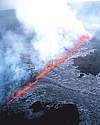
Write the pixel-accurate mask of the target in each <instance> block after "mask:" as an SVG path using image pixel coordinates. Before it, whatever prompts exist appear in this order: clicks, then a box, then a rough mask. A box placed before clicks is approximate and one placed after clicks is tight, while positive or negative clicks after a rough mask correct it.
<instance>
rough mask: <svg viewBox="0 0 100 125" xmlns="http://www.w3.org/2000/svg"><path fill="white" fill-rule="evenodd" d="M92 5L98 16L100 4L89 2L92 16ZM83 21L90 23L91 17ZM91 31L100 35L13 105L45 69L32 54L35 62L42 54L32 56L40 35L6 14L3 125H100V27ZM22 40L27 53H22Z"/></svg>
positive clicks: (2, 18) (0, 32) (0, 26)
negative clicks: (18, 93) (36, 68)
mask: <svg viewBox="0 0 100 125" xmlns="http://www.w3.org/2000/svg"><path fill="white" fill-rule="evenodd" d="M89 7H90V8H91V7H93V8H95V10H91V11H93V12H91V13H92V14H93V13H94V15H95V12H96V13H97V12H98V14H100V13H99V11H98V10H99V9H100V4H98V3H97V4H96V3H95V4H94V3H93V4H90V3H89V4H88V6H86V9H85V10H84V13H82V14H83V15H85V14H87V15H88V16H90V17H91V13H90V14H88V9H89ZM96 7H97V9H96ZM78 15H79V16H80V15H81V14H80V13H79V14H78ZM80 18H81V19H82V20H84V21H85V22H86V25H87V19H84V18H83V17H80ZM99 21H100V20H99ZM88 23H89V24H90V23H91V20H90V22H88ZM91 26H92V23H91V25H90V27H91ZM90 27H87V28H88V29H89V30H92V31H95V34H94V36H93V38H92V39H91V40H90V41H87V42H86V43H85V44H84V45H82V46H81V47H80V49H79V50H77V51H76V52H74V53H72V55H71V56H70V58H69V59H68V60H66V61H65V62H64V63H62V64H61V65H59V66H58V67H56V68H55V69H54V70H53V71H51V72H50V73H48V74H47V75H46V76H44V77H43V78H42V79H40V80H38V81H37V84H36V85H34V86H33V87H32V88H31V89H30V90H28V91H27V92H25V93H24V94H23V95H22V96H20V97H18V98H17V99H16V100H14V101H13V102H12V103H11V104H10V105H9V106H7V105H6V103H7V102H8V101H9V100H10V99H11V97H13V96H14V95H15V94H16V93H17V92H18V91H19V90H21V89H22V88H23V87H25V86H27V83H28V82H29V81H32V80H33V79H34V78H35V77H36V76H37V74H39V73H40V72H41V70H35V68H34V65H35V64H34V63H35V61H38V59H36V60H31V55H32V56H34V59H35V53H36V52H32V50H31V43H30V41H31V39H32V38H33V37H34V35H35V33H32V34H28V33H24V31H23V29H22V27H21V25H20V23H19V22H18V20H17V19H16V16H15V11H14V10H0V121H3V122H4V123H5V122H6V121H7V122H9V123H13V124H14V123H16V122H18V124H20V123H21V122H22V123H23V124H34V125H100V31H99V28H100V27H99V28H97V30H96V28H93V27H92V28H90ZM13 41H14V42H13ZM20 41H21V42H22V43H23V44H24V50H23V49H20V48H21V46H22V45H21V43H20ZM16 46H17V48H16ZM19 55H20V57H19ZM33 62H34V63H33Z"/></svg>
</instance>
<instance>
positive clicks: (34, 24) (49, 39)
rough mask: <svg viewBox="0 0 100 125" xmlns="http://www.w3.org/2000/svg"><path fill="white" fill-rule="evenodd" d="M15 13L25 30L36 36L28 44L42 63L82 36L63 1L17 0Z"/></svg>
mask: <svg viewBox="0 0 100 125" xmlns="http://www.w3.org/2000/svg"><path fill="white" fill-rule="evenodd" d="M15 9H16V16H17V18H18V19H19V21H20V22H21V23H23V25H24V28H25V30H27V31H32V30H33V29H34V30H35V32H36V33H37V38H36V39H35V40H34V39H33V41H32V43H33V47H34V48H35V49H36V50H37V51H38V52H39V56H40V59H41V60H43V61H46V60H48V59H55V57H56V56H57V55H59V53H60V52H61V53H62V52H63V51H64V50H63V48H64V47H66V48H71V47H72V46H73V45H74V44H75V42H76V40H77V38H79V37H80V36H81V35H82V34H85V32H86V31H85V29H84V26H83V24H82V22H80V21H79V20H78V19H77V18H76V15H75V13H74V12H73V11H72V10H71V8H70V7H69V5H68V3H67V1H66V0H41V1H40V0H30V1H29V0H18V1H17V2H15Z"/></svg>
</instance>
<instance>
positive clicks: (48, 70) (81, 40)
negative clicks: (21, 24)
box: [7, 35, 90, 105]
mask: <svg viewBox="0 0 100 125" xmlns="http://www.w3.org/2000/svg"><path fill="white" fill-rule="evenodd" d="M89 39H90V36H89V35H84V36H82V37H81V38H80V40H79V42H78V44H77V45H76V46H75V47H74V48H72V49H71V50H70V51H69V53H68V55H65V56H63V57H61V58H60V59H58V60H57V61H54V62H53V63H52V64H51V65H50V66H48V67H47V68H46V69H45V70H44V71H43V72H41V73H40V74H39V75H38V76H37V77H36V78H35V79H34V80H33V81H32V82H30V83H29V84H28V86H27V87H25V88H24V89H22V90H20V91H19V92H18V93H17V94H16V95H15V96H14V97H12V99H11V100H10V101H9V102H8V103H7V105H9V104H10V103H11V102H12V101H14V100H15V99H16V98H17V97H19V96H21V95H22V94H24V93H25V92H26V91H28V90H29V89H31V88H32V87H33V85H35V84H36V82H37V80H39V79H41V78H42V77H43V76H45V75H46V74H47V73H49V72H50V71H52V70H53V69H54V68H55V67H57V66H58V65H60V64H61V63H63V62H64V61H65V60H67V59H68V58H69V55H70V54H71V53H72V52H74V51H76V50H78V49H79V47H80V46H81V45H82V44H83V43H84V42H85V41H87V40H89Z"/></svg>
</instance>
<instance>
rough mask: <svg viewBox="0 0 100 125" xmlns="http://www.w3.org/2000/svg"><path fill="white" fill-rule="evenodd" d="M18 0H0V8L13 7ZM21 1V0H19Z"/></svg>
mask: <svg viewBox="0 0 100 125" xmlns="http://www.w3.org/2000/svg"><path fill="white" fill-rule="evenodd" d="M17 1H18V0H0V9H13V8H14V3H16V2H17ZM20 1H21V0H20ZM67 1H68V2H86V1H100V0H67Z"/></svg>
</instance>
